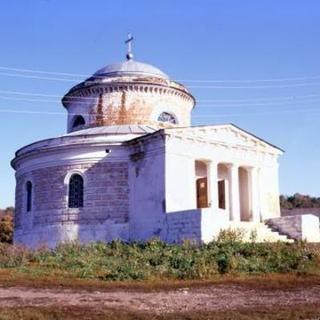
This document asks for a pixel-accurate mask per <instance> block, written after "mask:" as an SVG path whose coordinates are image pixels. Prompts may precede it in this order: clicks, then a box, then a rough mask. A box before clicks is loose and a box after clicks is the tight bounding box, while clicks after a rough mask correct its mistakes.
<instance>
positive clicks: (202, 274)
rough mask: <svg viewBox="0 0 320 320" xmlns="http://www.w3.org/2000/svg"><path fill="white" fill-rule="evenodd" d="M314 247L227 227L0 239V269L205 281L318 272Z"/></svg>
mask: <svg viewBox="0 0 320 320" xmlns="http://www.w3.org/2000/svg"><path fill="white" fill-rule="evenodd" d="M319 256H320V255H319V250H318V246H312V245H308V244H307V243H304V242H297V243H293V244H289V243H283V242H278V243H254V242H253V243H245V242H242V241H241V239H239V236H238V235H237V234H235V233H232V232H230V231H226V232H223V233H222V234H220V236H219V238H218V239H217V240H216V241H213V242H211V243H209V244H204V245H200V246H198V245H194V244H192V243H190V242H186V243H184V244H183V245H169V244H165V243H164V242H161V241H159V240H156V239H155V240H151V241H149V242H141V243H131V244H127V243H124V242H120V241H113V242H111V243H108V244H106V243H102V242H96V243H91V244H86V245H82V244H79V243H68V244H63V245H59V246H58V247H57V248H56V249H53V250H50V249H46V248H43V249H39V250H35V251H32V250H27V249H25V248H23V247H19V246H13V245H6V244H0V268H2V269H11V270H15V271H16V272H18V273H24V274H29V275H30V276H32V277H34V278H36V277H45V276H50V277H57V278H59V277H60V278H61V277H63V278H81V279H95V280H102V281H133V280H134V281H135V280H140V281H142V280H151V281H153V280H163V279H170V280H210V279H216V278H217V277H219V276H221V275H261V274H268V273H297V274H317V273H318V270H320V268H319V267H320V260H319Z"/></svg>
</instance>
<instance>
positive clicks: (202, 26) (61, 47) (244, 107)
mask: <svg viewBox="0 0 320 320" xmlns="http://www.w3.org/2000/svg"><path fill="white" fill-rule="evenodd" d="M128 32H131V33H132V34H133V35H134V38H135V41H134V44H133V53H134V56H135V59H136V60H138V61H143V62H146V63H150V64H152V65H154V66H157V67H158V68H160V69H161V70H162V71H164V72H165V73H167V74H169V75H170V77H171V78H172V79H174V80H178V81H180V82H182V83H183V84H185V85H186V86H187V87H188V88H189V90H190V91H191V92H192V94H193V95H194V96H195V98H196V99H197V106H196V108H195V110H194V111H193V114H192V116H193V121H192V122H193V125H197V124H223V123H234V124H236V125H237V126H239V127H241V128H243V129H245V130H247V131H249V132H252V133H254V134H255V135H257V136H259V137H261V138H263V139H266V140H268V141H270V142H271V143H272V144H275V145H277V146H279V147H281V148H282V149H284V150H285V153H284V155H283V156H282V157H281V159H280V191H281V193H283V194H293V193H295V192H300V193H304V194H310V195H313V196H320V166H319V164H320V161H319V160H320V143H319V137H320V126H319V120H320V106H319V103H320V90H319V89H320V59H319V57H320V41H319V39H320V1H318V0H281V1H279V0H259V1H257V0H208V1H206V0H188V1H186V0H183V1H182V0H175V1H172V0H171V1H170V0H161V1H150V0H135V1H129V0H127V1H125V0H122V1H121V0H117V1H114V0H90V1H89V0H24V1H21V0H1V1H0V41H1V42H0V43H1V46H0V117H1V125H0V134H1V140H0V142H1V144H0V146H1V151H0V208H1V207H2V208H3V207H6V206H10V205H13V204H14V189H15V179H14V170H13V169H12V168H11V167H10V161H11V159H12V158H13V157H14V153H15V151H16V150H17V149H19V148H20V147H22V146H24V145H26V144H29V143H31V142H34V141H36V140H39V139H45V138H49V137H55V136H59V135H62V134H64V133H65V132H66V112H65V110H64V109H63V107H62V105H61V103H60V99H61V97H62V96H63V95H64V94H65V93H66V92H67V91H68V90H69V89H70V88H71V87H72V86H73V85H75V84H77V83H79V82H80V81H81V80H83V79H84V78H86V77H87V76H90V75H91V74H93V73H94V72H95V71H96V70H98V69H99V68H101V67H103V66H105V65H107V64H110V63H114V62H119V61H122V60H124V58H125V53H126V47H125V44H124V41H125V39H126V37H127V33H128ZM27 70H31V71H27ZM35 71H38V72H35ZM55 73H57V74H55ZM61 73H68V74H69V75H61Z"/></svg>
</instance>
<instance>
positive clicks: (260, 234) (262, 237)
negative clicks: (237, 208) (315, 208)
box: [230, 221, 294, 243]
mask: <svg viewBox="0 0 320 320" xmlns="http://www.w3.org/2000/svg"><path fill="white" fill-rule="evenodd" d="M230 228H231V229H237V230H241V231H242V232H243V240H244V241H255V242H277V241H283V242H290V243H292V242H294V240H293V238H291V237H290V236H288V235H287V234H285V233H281V232H279V231H278V230H275V229H273V228H271V227H270V226H269V225H268V224H265V223H262V222H245V221H241V222H233V223H231V224H230ZM253 235H254V236H253Z"/></svg>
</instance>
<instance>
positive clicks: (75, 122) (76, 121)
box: [72, 116, 86, 128]
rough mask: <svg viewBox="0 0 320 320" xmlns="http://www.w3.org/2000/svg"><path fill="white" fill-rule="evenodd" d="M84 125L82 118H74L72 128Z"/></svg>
mask: <svg viewBox="0 0 320 320" xmlns="http://www.w3.org/2000/svg"><path fill="white" fill-rule="evenodd" d="M85 124H86V121H85V120H84V118H83V117H82V116H75V117H74V119H73V122H72V128H77V127H80V126H83V125H85Z"/></svg>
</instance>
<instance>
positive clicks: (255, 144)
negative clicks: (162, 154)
mask: <svg viewBox="0 0 320 320" xmlns="http://www.w3.org/2000/svg"><path fill="white" fill-rule="evenodd" d="M170 131H171V132H174V134H175V135H181V136H182V137H185V138H190V139H197V140H202V141H207V142H208V143H210V142H217V143H222V144H226V145H230V146H237V147H241V146H242V147H246V148H257V149H259V150H263V149H264V150H265V151H273V152H276V153H282V150H281V149H279V148H277V147H275V146H274V145H272V144H270V143H268V142H266V141H264V140H263V139H260V138H258V137H256V136H254V135H252V134H250V133H248V132H246V131H244V130H242V129H240V128H238V127H236V126H234V125H232V124H228V125H217V126H196V127H189V128H177V129H172V130H170Z"/></svg>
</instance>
